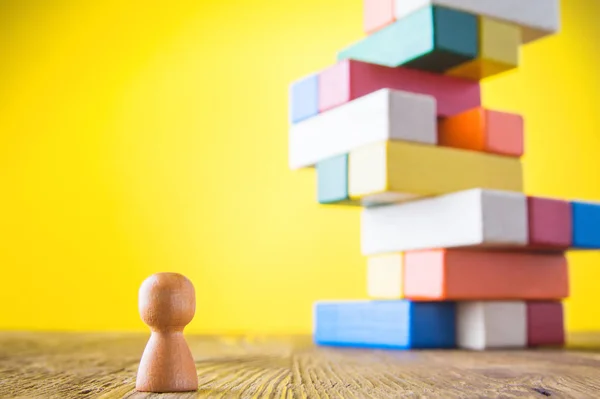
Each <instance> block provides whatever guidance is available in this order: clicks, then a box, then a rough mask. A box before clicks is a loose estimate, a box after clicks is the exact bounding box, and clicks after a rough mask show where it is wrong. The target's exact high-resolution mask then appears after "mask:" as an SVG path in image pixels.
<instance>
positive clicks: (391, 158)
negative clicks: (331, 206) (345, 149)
mask: <svg viewBox="0 0 600 399" xmlns="http://www.w3.org/2000/svg"><path fill="white" fill-rule="evenodd" d="M349 157H350V158H349V169H348V171H349V172H348V173H349V175H348V180H349V183H348V188H349V192H350V198H352V199H355V200H360V201H361V203H363V204H364V205H365V206H372V205H382V204H389V203H393V202H399V201H404V200H408V199H415V198H418V197H426V196H434V195H440V194H447V193H450V192H454V191H460V190H466V189H470V188H472V187H480V188H483V189H494V190H508V191H517V192H518V191H522V189H523V168H522V164H521V161H520V160H519V159H517V158H510V157H504V156H499V155H495V154H487V153H483V152H476V151H469V150H463V149H456V148H448V147H440V146H433V145H423V144H420V143H409V142H406V141H382V142H378V143H375V144H370V145H367V146H364V147H361V148H359V149H357V150H354V151H351V152H350V155H349Z"/></svg>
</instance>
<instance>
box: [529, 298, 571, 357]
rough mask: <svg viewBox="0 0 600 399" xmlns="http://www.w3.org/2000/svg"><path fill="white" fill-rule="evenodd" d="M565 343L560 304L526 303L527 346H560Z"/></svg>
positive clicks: (561, 306) (544, 302)
mask: <svg viewBox="0 0 600 399" xmlns="http://www.w3.org/2000/svg"><path fill="white" fill-rule="evenodd" d="M564 343H565V326H564V316H563V305H562V303H561V302H547V301H540V302H537V301H533V302H527V346H529V347H535V346H562V345H564Z"/></svg>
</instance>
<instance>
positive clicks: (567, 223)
mask: <svg viewBox="0 0 600 399" xmlns="http://www.w3.org/2000/svg"><path fill="white" fill-rule="evenodd" d="M527 212H528V219H529V220H528V223H529V246H531V247H548V248H556V249H567V248H568V247H570V246H571V238H572V236H573V226H572V211H571V204H570V203H569V202H568V201H563V200H559V199H551V198H542V197H527Z"/></svg>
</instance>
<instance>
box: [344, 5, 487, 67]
mask: <svg viewBox="0 0 600 399" xmlns="http://www.w3.org/2000/svg"><path fill="white" fill-rule="evenodd" d="M478 55H479V19H478V18H477V16H476V15H473V14H469V13H466V12H463V11H458V10H452V9H448V8H444V7H438V6H427V7H423V8H421V9H419V10H417V11H415V12H413V13H411V14H409V15H407V16H406V17H404V18H402V19H400V20H398V21H396V22H394V23H393V24H390V25H388V26H386V27H385V28H383V29H380V30H378V31H376V32H374V33H372V34H370V35H368V36H367V37H365V38H364V39H362V40H360V41H358V42H356V43H354V44H353V45H351V46H349V47H347V48H345V49H344V50H342V51H340V52H339V53H338V57H337V58H338V60H345V59H353V60H357V61H362V62H368V63H372V64H378V65H384V66H387V67H399V66H404V67H409V68H414V69H420V70H425V71H429V72H435V73H444V72H446V71H448V70H449V69H452V68H454V67H456V66H459V65H462V64H464V63H465V62H468V61H470V60H473V59H475V58H477V57H478Z"/></svg>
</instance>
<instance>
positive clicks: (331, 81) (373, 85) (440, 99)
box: [311, 60, 481, 117]
mask: <svg viewBox="0 0 600 399" xmlns="http://www.w3.org/2000/svg"><path fill="white" fill-rule="evenodd" d="M384 88H389V89H393V90H402V91H407V92H410V93H417V94H424V95H430V96H432V97H434V98H435V100H436V107H437V109H436V111H437V115H438V116H442V117H447V116H452V115H456V114H458V113H461V112H463V111H466V110H468V109H471V108H474V107H478V106H480V105H481V88H480V86H479V83H478V82H473V81H470V80H467V79H462V78H457V77H453V76H446V75H441V74H437V73H432V72H427V71H419V70H416V69H411V68H404V67H398V68H390V67H385V66H381V65H375V64H369V63H365V62H360V61H355V60H343V61H340V62H338V63H336V64H335V65H332V66H330V67H328V68H326V69H324V70H322V71H321V72H320V73H319V112H325V111H327V110H329V109H331V108H335V107H337V106H339V105H342V104H345V103H347V102H350V101H352V100H355V99H357V98H360V97H363V96H365V95H367V94H370V93H372V92H374V91H377V90H380V89H384ZM311 110H312V108H311Z"/></svg>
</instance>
